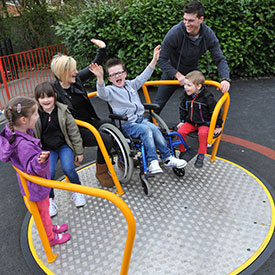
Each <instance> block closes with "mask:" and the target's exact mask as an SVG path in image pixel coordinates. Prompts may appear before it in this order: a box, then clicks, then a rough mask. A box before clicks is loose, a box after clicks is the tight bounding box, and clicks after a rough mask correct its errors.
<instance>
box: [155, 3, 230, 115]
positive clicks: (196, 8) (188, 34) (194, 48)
mask: <svg viewBox="0 0 275 275" xmlns="http://www.w3.org/2000/svg"><path fill="white" fill-rule="evenodd" d="M203 20H204V7H203V5H202V3H201V2H199V1H193V2H191V3H189V4H187V5H186V6H185V8H184V16H183V21H181V22H180V23H179V24H177V25H175V26H173V27H172V28H171V29H170V30H169V31H168V33H167V34H166V36H165V38H164V40H163V42H162V45H161V52H160V57H159V61H158V66H159V67H160V68H161V69H162V71H163V73H162V76H161V79H162V80H169V79H177V80H178V81H179V82H180V85H183V81H184V76H185V75H186V74H187V73H189V72H191V71H193V70H198V61H199V58H200V57H201V56H202V55H203V54H204V53H205V52H206V51H207V50H209V51H210V53H211V56H212V59H213V60H214V62H215V64H216V66H217V67H218V71H219V75H220V77H221V79H222V81H221V90H222V92H226V91H228V90H229V88H230V79H229V70H228V65H227V62H226V58H225V57H224V55H223V54H222V51H221V49H220V46H219V41H218V39H217V37H216V35H215V34H214V32H213V31H212V30H211V28H209V27H208V26H207V25H206V24H205V23H204V22H203ZM177 87H178V86H177V85H162V86H159V88H158V93H157V96H156V98H155V100H154V103H157V104H159V105H160V109H159V110H158V113H160V112H161V110H162V109H163V107H164V105H165V104H166V102H167V101H168V100H169V98H170V97H171V96H172V94H173V93H174V91H175V90H176V89H177Z"/></svg>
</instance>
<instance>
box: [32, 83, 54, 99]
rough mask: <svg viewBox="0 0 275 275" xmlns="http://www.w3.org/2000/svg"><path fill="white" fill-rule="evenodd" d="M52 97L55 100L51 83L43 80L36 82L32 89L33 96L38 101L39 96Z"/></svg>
mask: <svg viewBox="0 0 275 275" xmlns="http://www.w3.org/2000/svg"><path fill="white" fill-rule="evenodd" d="M45 95H46V96H48V97H51V96H52V97H54V99H55V101H56V93H55V91H54V87H53V84H52V83H50V82H48V81H45V82H42V83H40V84H38V85H37V86H36V87H35V89H34V97H35V99H36V100H37V101H38V99H39V98H43V97H44V96H45Z"/></svg>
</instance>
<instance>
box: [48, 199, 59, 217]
mask: <svg viewBox="0 0 275 275" xmlns="http://www.w3.org/2000/svg"><path fill="white" fill-rule="evenodd" d="M57 210H58V208H57V205H56V203H55V202H54V199H52V198H50V206H49V213H50V217H54V216H56V215H57Z"/></svg>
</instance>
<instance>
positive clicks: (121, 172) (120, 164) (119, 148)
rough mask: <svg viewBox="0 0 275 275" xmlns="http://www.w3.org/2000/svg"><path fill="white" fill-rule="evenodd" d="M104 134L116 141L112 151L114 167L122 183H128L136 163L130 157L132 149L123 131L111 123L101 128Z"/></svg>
mask: <svg viewBox="0 0 275 275" xmlns="http://www.w3.org/2000/svg"><path fill="white" fill-rule="evenodd" d="M99 130H100V131H102V132H103V133H106V134H109V135H110V136H111V137H112V138H113V141H114V148H113V149H112V151H111V158H112V162H113V167H114V169H115V172H116V174H117V177H118V180H119V181H120V182H121V183H126V182H128V181H129V180H130V179H131V178H132V175H133V171H134V161H133V159H132V158H131V157H130V147H129V144H128V143H127V141H126V139H125V137H124V136H123V134H122V133H121V131H120V130H119V129H118V128H117V127H116V126H114V125H112V124H110V123H104V124H102V125H101V126H100V127H99Z"/></svg>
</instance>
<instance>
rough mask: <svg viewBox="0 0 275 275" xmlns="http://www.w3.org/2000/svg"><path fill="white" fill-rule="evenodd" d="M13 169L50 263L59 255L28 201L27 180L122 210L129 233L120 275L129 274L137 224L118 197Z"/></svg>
mask: <svg viewBox="0 0 275 275" xmlns="http://www.w3.org/2000/svg"><path fill="white" fill-rule="evenodd" d="M13 168H14V169H15V170H16V172H17V173H18V174H19V177H20V180H21V183H22V186H23V188H24V191H25V194H26V196H25V198H24V201H27V203H28V206H27V207H28V209H29V210H30V212H31V214H32V215H33V218H34V221H35V224H36V227H37V230H38V232H39V236H40V238H41V242H42V245H43V247H44V250H45V253H46V256H47V260H48V262H53V261H55V259H56V257H57V255H56V254H53V252H52V249H51V246H50V244H49V241H48V238H47V235H46V232H45V229H44V226H43V223H42V220H41V217H40V214H39V211H38V208H37V205H36V203H35V202H33V201H29V199H28V198H29V191H28V187H27V180H29V181H31V182H34V183H36V184H40V185H43V186H46V187H50V188H55V189H61V190H67V191H72V192H78V193H82V194H86V195H90V196H95V197H99V198H104V199H107V200H109V201H111V202H112V203H113V204H114V205H116V206H117V207H118V208H119V209H120V210H121V212H122V213H123V215H124V217H125V218H126V220H127V223H128V233H127V239H126V244H125V249H124V255H123V259H122V265H121V271H120V274H121V275H124V274H127V273H128V269H129V265H130V259H131V254H132V249H133V245H134V240H135V234H136V222H135V218H134V215H133V213H132V211H131V210H130V208H129V207H128V205H127V204H126V203H125V202H124V201H123V200H122V199H121V198H120V197H118V196H117V195H115V194H113V193H111V192H109V191H107V190H103V189H98V188H94V187H89V186H83V185H78V184H72V183H67V182H66V183H64V182H59V181H55V180H48V179H44V178H40V177H37V176H33V175H28V174H26V173H24V172H22V171H21V170H19V169H17V168H16V167H14V166H13Z"/></svg>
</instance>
